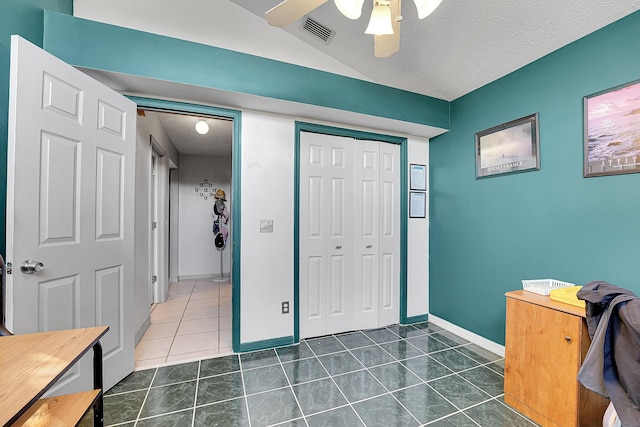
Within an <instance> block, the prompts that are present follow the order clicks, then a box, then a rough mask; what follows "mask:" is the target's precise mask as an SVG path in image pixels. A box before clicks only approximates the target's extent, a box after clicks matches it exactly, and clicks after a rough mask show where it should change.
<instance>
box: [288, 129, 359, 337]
mask: <svg viewBox="0 0 640 427" xmlns="http://www.w3.org/2000/svg"><path fill="white" fill-rule="evenodd" d="M352 150H353V140H352V139H349V138H343V137H336V136H328V135H321V134H314V133H307V132H303V133H302V134H301V137H300V264H299V266H300V270H299V271H300V277H299V284H300V286H299V290H300V304H299V307H300V336H301V337H302V338H306V337H313V336H320V335H326V334H329V333H334V332H338V331H348V330H351V329H353V320H352V302H351V301H352V289H351V284H352V265H353V246H352V240H353V239H352V234H351V230H352V218H353V215H352V211H351V209H352V205H351V199H352V187H353V182H352V180H353V177H352V164H353V158H352Z"/></svg>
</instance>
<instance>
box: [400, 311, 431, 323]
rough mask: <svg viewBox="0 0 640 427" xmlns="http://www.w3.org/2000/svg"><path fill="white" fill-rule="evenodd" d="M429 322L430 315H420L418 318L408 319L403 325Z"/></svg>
mask: <svg viewBox="0 0 640 427" xmlns="http://www.w3.org/2000/svg"><path fill="white" fill-rule="evenodd" d="M428 320H429V315H428V314H420V315H418V316H411V317H407V319H406V321H405V322H403V323H402V324H403V325H410V324H412V323H422V322H426V321H428Z"/></svg>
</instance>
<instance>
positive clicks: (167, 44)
mask: <svg viewBox="0 0 640 427" xmlns="http://www.w3.org/2000/svg"><path fill="white" fill-rule="evenodd" d="M44 48H45V50H46V51H48V52H50V53H52V54H54V55H55V56H57V57H58V58H60V59H62V60H63V61H65V62H67V63H69V64H72V65H76V66H82V67H86V68H95V69H98V70H108V71H115V72H119V73H124V74H131V75H136V76H143V77H151V78H156V79H161V80H166V81H171V82H179V83H187V84H190V85H194V86H201V87H209V88H215V89H221V90H225V91H230V92H238V93H244V94H250V95H258V96H263V97H267V98H276V99H282V100H287V101H295V102H300V103H304V104H312V105H318V106H323V107H330V108H335V109H339V110H346V111H353V112H357V113H362V114H369V115H372V116H379V117H386V118H392V119H397V120H403V121H407V122H412V123H419V124H424V125H430V126H434V127H439V128H444V129H447V128H448V127H449V102H447V101H444V100H441V99H436V98H432V97H428V96H424V95H420V94H416V93H412V92H407V91H403V90H399V89H394V88H391V87H388V86H382V85H378V84H375V83H371V82H366V81H363V80H358V79H353V78H349V77H345V76H340V75H337V74H332V73H327V72H324V71H319V70H314V69H311V68H306V67H301V66H297V65H292V64H287V63H284V62H279V61H274V60H271V59H266V58H261V57H258V56H253V55H247V54H244V53H239V52H234V51H231V50H227V49H221V48H217V47H213V46H208V45H203V44H199V43H193V42H188V41H185V40H179V39H175V38H171V37H165V36H159V35H157V34H151V33H146V32H143V31H137V30H132V29H128V28H123V27H117V26H114V25H108V24H102V23H98V22H95V21H90V20H86V19H80V18H75V17H72V16H67V15H62V14H57V13H45V33H44Z"/></svg>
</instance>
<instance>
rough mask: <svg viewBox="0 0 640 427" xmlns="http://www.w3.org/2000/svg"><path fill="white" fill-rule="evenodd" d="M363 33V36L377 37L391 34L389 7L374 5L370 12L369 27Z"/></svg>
mask: <svg viewBox="0 0 640 427" xmlns="http://www.w3.org/2000/svg"><path fill="white" fill-rule="evenodd" d="M364 32H365V34H375V35H377V36H381V35H385V34H393V26H392V24H391V8H390V7H389V6H380V5H377V4H376V5H375V6H374V7H373V11H372V12H371V18H370V19H369V25H368V26H367V29H366V30H364Z"/></svg>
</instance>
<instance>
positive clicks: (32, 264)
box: [20, 260, 44, 274]
mask: <svg viewBox="0 0 640 427" xmlns="http://www.w3.org/2000/svg"><path fill="white" fill-rule="evenodd" d="M42 270H44V264H43V263H41V262H40V261H31V260H26V261H23V262H22V264H20V271H22V272H23V273H24V274H32V273H37V272H39V271H42Z"/></svg>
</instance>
